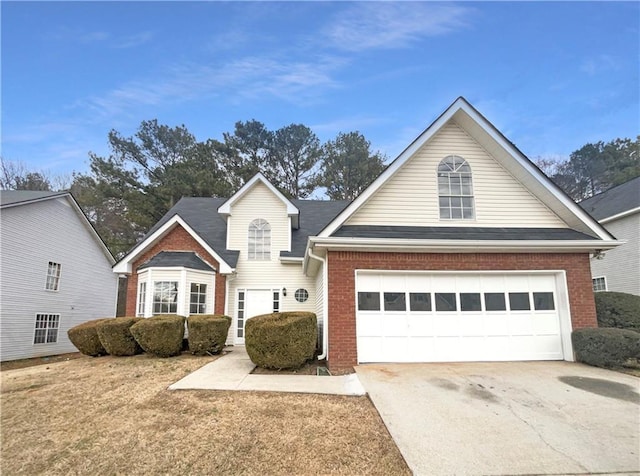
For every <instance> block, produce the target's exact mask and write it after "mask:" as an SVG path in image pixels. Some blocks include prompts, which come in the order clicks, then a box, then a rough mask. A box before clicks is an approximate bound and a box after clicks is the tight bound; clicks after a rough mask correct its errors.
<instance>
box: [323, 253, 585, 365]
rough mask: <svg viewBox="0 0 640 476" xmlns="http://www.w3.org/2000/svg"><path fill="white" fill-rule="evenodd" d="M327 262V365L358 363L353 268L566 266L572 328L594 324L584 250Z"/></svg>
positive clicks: (340, 257) (361, 256)
mask: <svg viewBox="0 0 640 476" xmlns="http://www.w3.org/2000/svg"><path fill="white" fill-rule="evenodd" d="M327 265H328V274H329V279H328V296H326V299H328V306H329V309H328V311H329V321H328V323H329V367H330V368H331V369H334V370H340V369H345V368H349V367H352V366H354V365H356V364H357V361H358V360H357V348H356V320H355V315H356V309H355V270H356V269H376V270H378V269H379V270H425V271H432V270H433V271H475V270H478V271H481V270H505V271H507V270H565V271H566V275H567V286H568V291H569V304H570V307H571V321H572V326H573V328H574V329H579V328H582V327H597V321H596V311H595V304H594V299H593V291H592V287H591V269H590V267H589V255H588V254H586V253H564V254H561V253H549V254H546V253H509V254H499V253H486V254H485V253H469V254H467V253H460V254H457V253H447V254H428V253H424V254H421V253H366V252H349V251H330V252H329V253H328V259H327Z"/></svg>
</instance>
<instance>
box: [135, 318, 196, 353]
mask: <svg viewBox="0 0 640 476" xmlns="http://www.w3.org/2000/svg"><path fill="white" fill-rule="evenodd" d="M129 330H130V331H131V335H133V338H134V339H135V340H136V342H137V343H138V344H139V345H140V347H142V350H144V351H145V352H148V353H150V354H153V355H157V356H158V357H172V356H174V355H180V352H182V339H183V338H184V317H183V316H177V315H175V314H160V315H157V316H153V317H150V318H148V319H143V320H141V321H140V322H136V323H135V324H134V325H132V326H131V328H130V329H129Z"/></svg>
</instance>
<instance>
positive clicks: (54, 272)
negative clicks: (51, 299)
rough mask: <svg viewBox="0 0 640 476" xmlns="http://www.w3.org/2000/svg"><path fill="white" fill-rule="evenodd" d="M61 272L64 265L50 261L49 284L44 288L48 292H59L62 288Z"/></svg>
mask: <svg viewBox="0 0 640 476" xmlns="http://www.w3.org/2000/svg"><path fill="white" fill-rule="evenodd" d="M61 270H62V265H61V264H60V263H54V262H53V261H49V266H48V267H47V282H46V284H45V286H44V288H45V289H46V290H47V291H57V290H58V289H59V288H60V271H61Z"/></svg>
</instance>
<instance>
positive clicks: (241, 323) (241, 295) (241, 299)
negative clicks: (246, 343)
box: [237, 291, 245, 337]
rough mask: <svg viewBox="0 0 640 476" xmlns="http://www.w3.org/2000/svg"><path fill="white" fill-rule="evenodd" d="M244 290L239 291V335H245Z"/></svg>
mask: <svg viewBox="0 0 640 476" xmlns="http://www.w3.org/2000/svg"><path fill="white" fill-rule="evenodd" d="M244 294H245V292H244V291H238V329H237V333H238V337H244Z"/></svg>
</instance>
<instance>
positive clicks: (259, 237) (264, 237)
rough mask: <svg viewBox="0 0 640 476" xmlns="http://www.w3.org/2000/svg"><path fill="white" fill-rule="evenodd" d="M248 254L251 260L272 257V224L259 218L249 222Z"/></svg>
mask: <svg viewBox="0 0 640 476" xmlns="http://www.w3.org/2000/svg"><path fill="white" fill-rule="evenodd" d="M247 255H248V259H250V260H265V261H266V260H270V259H271V225H269V222H268V221H267V220H264V219H262V218H258V219H256V220H253V221H252V222H251V223H250V224H249V242H248V247H247Z"/></svg>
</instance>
